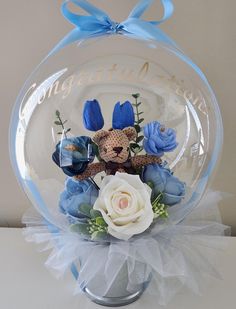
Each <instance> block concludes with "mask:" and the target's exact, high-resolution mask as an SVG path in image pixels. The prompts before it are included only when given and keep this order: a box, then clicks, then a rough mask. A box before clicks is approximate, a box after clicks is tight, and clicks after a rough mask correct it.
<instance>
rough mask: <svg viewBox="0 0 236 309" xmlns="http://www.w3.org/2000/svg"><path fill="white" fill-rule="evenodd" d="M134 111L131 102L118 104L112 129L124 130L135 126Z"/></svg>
mask: <svg viewBox="0 0 236 309" xmlns="http://www.w3.org/2000/svg"><path fill="white" fill-rule="evenodd" d="M134 121H135V118H134V110H133V106H132V104H131V103H130V102H129V101H126V102H124V103H123V104H120V102H118V103H116V105H115V107H114V111H113V119H112V127H113V129H119V130H123V129H124V128H126V127H133V126H134Z"/></svg>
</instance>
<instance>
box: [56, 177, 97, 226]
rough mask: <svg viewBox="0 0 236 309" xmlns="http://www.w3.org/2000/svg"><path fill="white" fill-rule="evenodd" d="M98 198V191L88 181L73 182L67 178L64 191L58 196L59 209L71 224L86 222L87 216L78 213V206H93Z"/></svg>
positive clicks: (72, 179)
mask: <svg viewBox="0 0 236 309" xmlns="http://www.w3.org/2000/svg"><path fill="white" fill-rule="evenodd" d="M97 197H98V190H97V188H96V187H95V186H94V184H93V183H92V182H91V181H90V180H83V181H79V180H75V179H74V178H68V179H67V180H66V183H65V190H64V191H63V192H62V193H61V195H60V201H59V207H60V210H61V212H62V213H64V214H65V215H68V216H69V218H70V219H71V220H70V221H71V223H74V222H75V221H78V220H79V221H83V220H85V221H86V218H87V216H86V215H85V214H83V213H81V212H80V206H81V205H82V204H87V205H91V207H92V206H93V204H94V203H95V201H96V199H97Z"/></svg>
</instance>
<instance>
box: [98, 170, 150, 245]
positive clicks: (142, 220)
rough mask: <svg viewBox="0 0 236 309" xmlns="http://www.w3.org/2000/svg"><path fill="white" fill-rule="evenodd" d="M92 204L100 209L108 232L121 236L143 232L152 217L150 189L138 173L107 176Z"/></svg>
mask: <svg viewBox="0 0 236 309" xmlns="http://www.w3.org/2000/svg"><path fill="white" fill-rule="evenodd" d="M93 208H94V209H96V210H99V211H100V212H101V213H102V216H103V218H104V220H105V221H106V223H107V225H108V233H109V234H110V235H112V236H114V237H116V238H118V239H122V240H128V239H129V238H130V237H132V236H133V235H135V234H140V233H142V232H144V231H145V230H146V229H148V227H149V226H150V225H151V224H152V222H153V219H154V214H153V210H152V204H151V189H150V188H149V186H147V185H146V184H144V183H143V182H142V181H141V180H140V178H139V176H137V175H129V174H125V173H118V172H117V173H116V174H115V175H114V176H106V177H105V178H104V179H103V181H102V184H101V190H100V191H99V197H98V199H97V200H96V202H95V204H94V207H93Z"/></svg>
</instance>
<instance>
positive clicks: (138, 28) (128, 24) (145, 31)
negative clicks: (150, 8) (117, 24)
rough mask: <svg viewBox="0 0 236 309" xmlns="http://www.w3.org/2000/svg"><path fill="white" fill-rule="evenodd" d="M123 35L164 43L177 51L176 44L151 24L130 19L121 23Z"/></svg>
mask: <svg viewBox="0 0 236 309" xmlns="http://www.w3.org/2000/svg"><path fill="white" fill-rule="evenodd" d="M122 26H123V30H124V31H125V32H126V33H125V35H127V34H131V36H134V37H137V38H141V39H144V40H155V41H159V42H163V43H166V44H168V45H171V46H172V47H175V48H176V49H178V50H179V48H178V46H177V44H176V43H175V41H174V40H172V39H171V38H170V37H168V35H166V34H165V33H164V32H163V31H162V30H161V29H160V28H158V27H155V25H153V24H152V23H148V22H146V21H143V20H141V19H136V18H135V19H133V18H130V19H128V20H127V21H125V22H123V23H122Z"/></svg>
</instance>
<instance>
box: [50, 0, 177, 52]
mask: <svg viewBox="0 0 236 309" xmlns="http://www.w3.org/2000/svg"><path fill="white" fill-rule="evenodd" d="M153 1H154V0H141V1H139V2H138V4H137V5H136V6H135V7H134V8H133V10H132V11H131V13H130V14H129V16H128V18H127V19H126V20H125V21H123V22H121V23H117V22H114V21H113V20H111V19H110V17H109V16H108V15H107V13H106V12H104V11H102V10H100V9H98V8H97V7H95V6H94V5H92V4H91V3H89V2H88V1H87V0H67V1H65V2H64V3H63V4H62V6H61V11H62V14H63V16H64V17H65V18H66V19H67V20H68V21H69V22H70V23H72V24H73V25H74V26H75V28H74V29H73V30H72V31H71V32H70V33H69V34H68V35H67V36H66V37H65V38H64V39H62V41H61V42H59V44H58V45H57V46H56V47H55V48H54V49H53V50H52V51H51V53H50V55H51V54H53V53H55V52H57V51H58V50H60V49H61V48H63V47H65V46H67V45H68V44H71V43H73V42H76V41H78V40H82V39H86V38H89V37H94V36H102V35H107V34H124V35H127V36H130V35H131V36H133V37H137V38H141V39H146V40H156V41H161V42H164V43H166V44H170V45H172V46H174V47H177V46H176V44H175V42H174V41H173V40H172V39H171V38H169V37H168V36H167V35H166V34H165V33H164V32H163V31H162V30H161V29H160V28H159V27H158V25H160V24H161V23H163V22H164V21H166V20H167V19H169V18H170V17H171V16H172V14H173V11H174V6H173V3H172V0H161V3H162V5H163V9H164V13H163V17H162V18H161V19H160V20H158V21H146V20H143V19H141V16H142V15H143V14H144V12H145V11H146V10H147V9H148V8H149V7H150V6H151V4H152V3H153ZM70 4H74V5H75V6H77V7H79V8H81V9H83V10H84V11H85V12H87V13H88V14H89V15H80V14H77V13H73V12H72V11H71V10H70V9H69V5H70Z"/></svg>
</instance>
